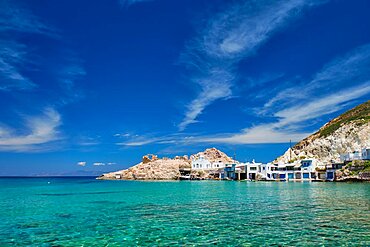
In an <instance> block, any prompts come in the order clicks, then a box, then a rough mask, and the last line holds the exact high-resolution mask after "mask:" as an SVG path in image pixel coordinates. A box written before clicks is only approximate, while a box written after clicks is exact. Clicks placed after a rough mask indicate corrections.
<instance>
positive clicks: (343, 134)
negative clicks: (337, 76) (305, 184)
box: [275, 100, 370, 164]
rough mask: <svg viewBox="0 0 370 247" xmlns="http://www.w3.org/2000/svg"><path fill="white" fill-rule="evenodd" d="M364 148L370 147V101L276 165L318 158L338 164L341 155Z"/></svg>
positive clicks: (297, 145) (327, 126) (337, 119)
mask: <svg viewBox="0 0 370 247" xmlns="http://www.w3.org/2000/svg"><path fill="white" fill-rule="evenodd" d="M364 147H370V100H369V101H367V102H365V103H363V104H361V105H358V106H356V107H355V108H353V109H351V110H349V111H347V112H345V113H344V114H342V115H340V116H339V117H337V118H335V119H333V120H331V121H330V122H328V123H327V124H325V125H324V126H323V127H321V128H320V129H319V130H318V131H317V132H316V133H314V134H312V135H311V136H309V137H307V138H305V139H303V140H302V141H300V142H298V143H297V144H296V145H294V147H292V150H290V149H288V150H287V151H286V152H285V153H284V155H282V156H281V157H279V158H277V160H276V161H275V162H284V163H288V162H292V161H295V160H301V159H305V158H317V159H318V160H320V161H321V162H322V163H324V164H325V163H328V162H339V161H340V155H341V154H344V153H348V152H353V151H355V150H358V151H360V150H361V148H364Z"/></svg>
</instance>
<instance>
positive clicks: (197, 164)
mask: <svg viewBox="0 0 370 247" xmlns="http://www.w3.org/2000/svg"><path fill="white" fill-rule="evenodd" d="M191 169H193V170H208V169H212V164H211V162H210V161H209V160H208V159H206V158H205V157H204V156H200V157H199V158H196V159H193V160H192V161H191Z"/></svg>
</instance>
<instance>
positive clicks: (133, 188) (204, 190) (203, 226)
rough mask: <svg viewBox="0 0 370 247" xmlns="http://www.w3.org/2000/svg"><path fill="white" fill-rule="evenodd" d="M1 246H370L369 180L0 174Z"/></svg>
mask: <svg viewBox="0 0 370 247" xmlns="http://www.w3.org/2000/svg"><path fill="white" fill-rule="evenodd" d="M0 188H1V189H0V246H13V245H18V246H24V245H27V246H94V245H95V246H136V245H139V246H170V245H187V246H192V245H201V246H205V245H210V244H217V245H221V246H261V245H264V246H267V245H269V246H270V245H277V246H281V245H289V246H318V245H320V246H322V245H325V246H342V245H347V246H370V183H277V182H271V183H267V182H265V183H264V182H258V183H256V182H226V181H225V182H219V181H197V182H135V181H97V180H95V179H94V178H1V179H0Z"/></svg>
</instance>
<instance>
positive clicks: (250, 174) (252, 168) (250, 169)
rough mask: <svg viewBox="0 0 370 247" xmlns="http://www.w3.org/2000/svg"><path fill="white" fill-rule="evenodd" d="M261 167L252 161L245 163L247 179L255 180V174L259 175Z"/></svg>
mask: <svg viewBox="0 0 370 247" xmlns="http://www.w3.org/2000/svg"><path fill="white" fill-rule="evenodd" d="M261 165H262V163H256V162H255V161H254V160H253V161H252V163H250V162H247V163H245V171H246V177H247V179H251V180H255V179H256V178H257V174H260V173H261Z"/></svg>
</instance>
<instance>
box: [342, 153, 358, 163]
mask: <svg viewBox="0 0 370 247" xmlns="http://www.w3.org/2000/svg"><path fill="white" fill-rule="evenodd" d="M340 159H341V161H342V162H344V161H352V160H361V159H362V153H361V152H359V151H354V152H352V153H346V154H343V155H341V157H340Z"/></svg>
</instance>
